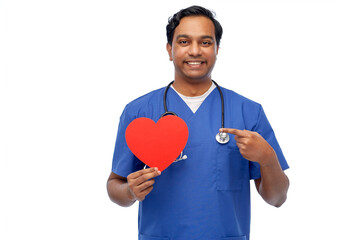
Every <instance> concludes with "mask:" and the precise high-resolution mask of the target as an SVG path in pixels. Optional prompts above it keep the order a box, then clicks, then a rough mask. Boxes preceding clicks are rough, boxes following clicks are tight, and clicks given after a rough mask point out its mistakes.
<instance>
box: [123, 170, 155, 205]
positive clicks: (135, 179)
mask: <svg viewBox="0 0 360 240" xmlns="http://www.w3.org/2000/svg"><path fill="white" fill-rule="evenodd" d="M159 175H161V172H160V171H159V170H158V169H157V168H147V169H142V170H139V171H137V172H133V173H131V174H129V175H128V176H127V182H128V190H129V193H130V195H131V196H132V198H133V199H134V200H138V201H143V200H144V199H145V197H146V195H148V194H149V193H150V192H151V191H152V190H153V188H154V186H153V185H154V183H155V180H154V178H155V177H157V176H159Z"/></svg>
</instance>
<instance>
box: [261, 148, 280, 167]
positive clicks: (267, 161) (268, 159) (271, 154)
mask: <svg viewBox="0 0 360 240" xmlns="http://www.w3.org/2000/svg"><path fill="white" fill-rule="evenodd" d="M277 161H278V159H277V155H276V153H275V151H274V149H272V148H271V149H269V151H268V153H267V154H265V156H264V157H263V158H262V160H261V161H259V164H260V167H269V166H272V165H274V164H276V163H277Z"/></svg>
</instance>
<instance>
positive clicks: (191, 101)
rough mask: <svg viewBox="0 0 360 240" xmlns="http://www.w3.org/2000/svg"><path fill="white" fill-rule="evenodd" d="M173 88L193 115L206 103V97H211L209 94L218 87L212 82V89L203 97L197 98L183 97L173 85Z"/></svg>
mask: <svg viewBox="0 0 360 240" xmlns="http://www.w3.org/2000/svg"><path fill="white" fill-rule="evenodd" d="M171 88H172V89H174V91H175V92H176V93H177V94H179V96H180V97H181V98H182V100H184V102H185V103H186V104H187V105H188V107H189V108H190V109H191V111H192V112H193V113H195V112H196V111H197V110H198V108H199V107H200V105H201V104H202V103H203V102H204V100H205V99H206V97H207V96H209V94H210V93H211V92H212V91H213V90H214V89H215V88H216V86H215V84H214V83H213V82H212V84H211V87H210V88H209V90H207V91H206V93H204V94H203V95H201V96H196V97H188V96H184V95H182V94H181V93H179V92H178V91H176V90H175V88H174V87H173V85H171Z"/></svg>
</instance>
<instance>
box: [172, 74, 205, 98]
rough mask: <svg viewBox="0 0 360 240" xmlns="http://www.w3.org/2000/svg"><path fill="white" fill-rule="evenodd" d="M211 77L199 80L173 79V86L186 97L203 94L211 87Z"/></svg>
mask: <svg viewBox="0 0 360 240" xmlns="http://www.w3.org/2000/svg"><path fill="white" fill-rule="evenodd" d="M211 84H212V81H211V78H209V79H207V80H203V81H199V82H189V81H183V80H179V79H175V81H174V83H173V87H174V88H175V90H176V91H177V92H179V93H181V94H182V95H184V96H187V97H196V96H201V95H203V94H204V93H205V92H206V91H207V90H209V88H210V87H211Z"/></svg>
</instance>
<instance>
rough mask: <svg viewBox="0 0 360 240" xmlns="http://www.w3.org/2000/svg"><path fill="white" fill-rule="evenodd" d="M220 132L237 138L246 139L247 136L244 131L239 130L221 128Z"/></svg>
mask: <svg viewBox="0 0 360 240" xmlns="http://www.w3.org/2000/svg"><path fill="white" fill-rule="evenodd" d="M219 131H220V132H225V133H230V134H234V135H235V136H238V137H246V136H247V135H246V133H245V131H244V130H239V129H235V128H220V130H219Z"/></svg>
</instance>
